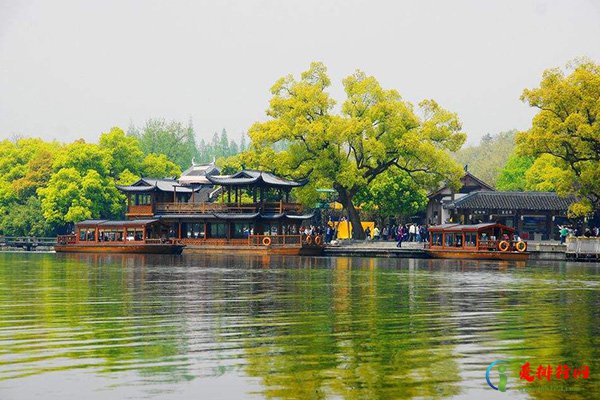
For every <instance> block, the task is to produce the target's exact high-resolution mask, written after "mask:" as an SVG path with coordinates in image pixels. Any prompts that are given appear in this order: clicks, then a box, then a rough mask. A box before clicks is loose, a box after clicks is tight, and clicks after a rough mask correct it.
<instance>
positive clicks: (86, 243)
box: [54, 219, 185, 254]
mask: <svg viewBox="0 0 600 400" xmlns="http://www.w3.org/2000/svg"><path fill="white" fill-rule="evenodd" d="M167 232H168V227H166V226H164V224H161V223H160V221H159V220H158V219H148V220H132V221H107V220H87V221H82V222H79V223H78V224H76V225H75V233H74V234H72V235H61V236H58V238H57V241H56V246H54V249H55V251H56V252H59V253H134V254H181V252H182V251H183V248H184V247H185V245H183V244H180V243H177V241H174V240H171V239H166V233H167Z"/></svg>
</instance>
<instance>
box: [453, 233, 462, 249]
mask: <svg viewBox="0 0 600 400" xmlns="http://www.w3.org/2000/svg"><path fill="white" fill-rule="evenodd" d="M454 245H455V246H456V247H462V246H463V238H462V233H455V234H454Z"/></svg>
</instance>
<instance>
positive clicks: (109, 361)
mask: <svg viewBox="0 0 600 400" xmlns="http://www.w3.org/2000/svg"><path fill="white" fill-rule="evenodd" d="M599 271H600V269H599V266H598V265H594V264H568V263H546V264H540V265H535V266H534V265H525V263H520V264H517V263H508V262H503V263H497V262H477V261H473V260H464V261H440V260H408V259H365V258H331V259H330V258H306V257H289V258H282V257H275V256H273V257H269V256H252V257H245V256H244V257H236V256H214V257H210V256H198V255H189V256H182V257H178V256H135V255H131V256H129V255H54V254H47V255H41V254H6V253H2V254H0V282H1V284H2V285H1V286H0V302H1V303H0V304H2V305H3V306H2V307H1V308H0V397H2V396H1V395H2V394H3V393H4V394H9V395H11V396H9V398H27V397H28V396H29V395H33V394H36V393H46V392H45V390H47V386H46V388H44V386H39V387H38V386H37V385H38V382H40V378H44V379H45V380H44V381H45V384H46V385H48V383H50V386H55V387H59V388H60V385H63V383H64V382H65V381H67V380H68V379H71V378H72V377H74V376H75V377H77V379H79V380H81V381H85V382H86V383H87V385H89V387H91V388H94V391H93V393H92V394H91V397H90V396H88V397H90V398H94V394H95V395H96V397H97V398H103V397H105V396H106V395H107V393H110V394H111V395H113V396H114V395H116V396H118V395H127V394H129V395H131V394H132V393H133V397H136V398H139V397H142V398H165V397H169V396H173V397H180V396H186V393H189V395H190V397H192V396H194V397H198V395H200V397H202V396H201V395H202V394H205V395H206V394H211V396H210V397H211V398H218V397H219V396H220V397H223V398H231V397H235V398H240V397H248V396H256V397H267V398H284V399H307V398H317V399H319V398H330V397H332V398H346V399H364V398H376V399H379V398H381V399H386V398H394V399H399V398H413V397H424V398H446V397H463V398H470V397H479V398H481V397H483V396H486V395H489V394H490V392H489V391H490V390H492V389H490V388H489V387H488V386H487V384H486V383H485V379H483V375H484V374H485V369H486V367H487V366H488V365H489V364H490V363H491V362H492V361H494V360H497V359H506V360H509V361H510V374H511V375H510V377H509V387H510V388H511V389H513V392H512V395H511V397H517V398H518V397H521V398H540V399H550V398H556V397H557V392H556V391H543V389H544V387H542V386H541V385H542V383H543V382H542V383H540V382H539V381H536V382H533V383H532V384H528V386H525V385H524V384H523V382H522V381H520V380H519V379H518V370H519V367H520V365H522V364H523V363H524V362H530V363H531V365H532V366H536V367H537V365H539V364H544V365H546V364H551V365H553V366H555V365H558V364H568V365H571V366H579V365H582V364H586V365H589V366H590V370H591V377H590V379H588V380H578V381H573V380H570V381H566V382H565V381H556V380H555V381H553V382H552V383H553V384H563V385H564V387H565V388H568V389H569V390H573V391H571V392H561V393H560V395H559V397H560V398H590V399H592V398H597V397H598V395H600V387H598V382H599V379H598V377H597V374H596V373H595V371H598V370H599V369H598V367H599V366H600V363H599V356H598V350H597V349H598V344H599V343H598V338H599V337H600V336H599V330H600V312H599V309H600V308H599V307H598V306H599V304H600V296H599V290H600V277H599ZM67 377H68V378H67ZM536 385H537V386H536ZM535 387H539V388H540V389H542V391H531V390H529V391H527V392H523V393H520V392H517V391H516V389H518V388H526V389H532V388H535ZM17 388H18V390H17ZM57 390H58V392H57V393H60V389H57ZM17 396H21V397H17ZM29 397H30V396H29ZM46 398H47V397H46Z"/></svg>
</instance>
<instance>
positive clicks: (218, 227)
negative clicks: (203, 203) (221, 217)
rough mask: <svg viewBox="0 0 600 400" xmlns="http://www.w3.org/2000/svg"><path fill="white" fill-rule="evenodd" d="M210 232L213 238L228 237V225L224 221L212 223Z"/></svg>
mask: <svg viewBox="0 0 600 400" xmlns="http://www.w3.org/2000/svg"><path fill="white" fill-rule="evenodd" d="M209 232H210V237H211V238H226V237H227V225H226V224H223V223H210V229H209Z"/></svg>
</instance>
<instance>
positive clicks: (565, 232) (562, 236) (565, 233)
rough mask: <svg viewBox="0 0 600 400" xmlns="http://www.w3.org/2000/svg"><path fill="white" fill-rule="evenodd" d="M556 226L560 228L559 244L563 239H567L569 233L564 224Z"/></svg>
mask: <svg viewBox="0 0 600 400" xmlns="http://www.w3.org/2000/svg"><path fill="white" fill-rule="evenodd" d="M558 228H559V229H560V231H559V233H560V244H565V240H566V239H567V236H568V235H569V230H568V229H567V227H566V226H565V225H563V226H560V225H559V226H558Z"/></svg>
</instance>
